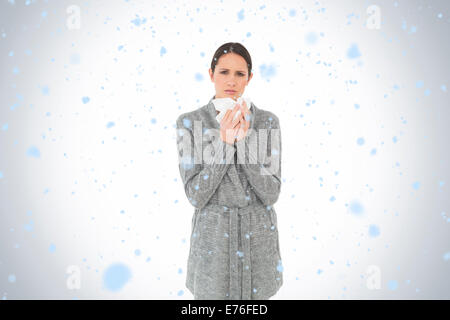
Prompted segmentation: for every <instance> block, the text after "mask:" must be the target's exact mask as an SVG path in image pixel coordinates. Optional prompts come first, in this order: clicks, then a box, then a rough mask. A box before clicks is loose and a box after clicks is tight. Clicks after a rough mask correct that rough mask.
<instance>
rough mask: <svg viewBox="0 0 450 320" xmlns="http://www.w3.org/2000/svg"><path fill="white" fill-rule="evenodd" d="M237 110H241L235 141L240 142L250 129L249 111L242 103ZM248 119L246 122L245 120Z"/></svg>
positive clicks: (245, 104) (244, 103)
mask: <svg viewBox="0 0 450 320" xmlns="http://www.w3.org/2000/svg"><path fill="white" fill-rule="evenodd" d="M239 108H240V110H241V114H240V116H239V118H240V121H239V124H240V125H239V128H238V133H237V137H236V141H240V140H242V139H244V138H245V136H246V135H247V131H248V128H249V127H250V118H249V117H250V110H249V109H248V107H247V103H246V102H245V101H244V102H243V104H242V106H241V105H239ZM247 119H248V120H247Z"/></svg>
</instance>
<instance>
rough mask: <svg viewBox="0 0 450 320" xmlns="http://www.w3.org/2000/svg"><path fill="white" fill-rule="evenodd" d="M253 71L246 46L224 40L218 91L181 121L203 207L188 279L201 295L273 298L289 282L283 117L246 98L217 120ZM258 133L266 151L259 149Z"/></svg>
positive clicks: (182, 160)
mask: <svg viewBox="0 0 450 320" xmlns="http://www.w3.org/2000/svg"><path fill="white" fill-rule="evenodd" d="M251 70H252V62H251V58H250V55H249V53H248V51H247V50H246V49H245V47H244V46H242V45H241V44H239V43H225V44H224V45H222V46H221V47H219V48H218V49H217V51H216V52H215V54H214V57H213V59H212V62H211V68H210V69H209V74H210V77H211V81H212V82H213V83H214V84H215V91H216V94H215V95H214V96H213V97H212V98H211V99H210V101H209V103H208V104H207V105H205V106H203V107H201V108H199V109H197V110H194V111H191V112H186V113H183V114H181V115H180V116H179V117H178V118H177V121H176V123H177V144H178V151H179V170H180V174H181V178H182V181H183V185H184V190H185V193H186V195H187V197H188V200H189V202H190V203H191V204H192V205H193V206H194V207H195V212H194V215H193V217H192V230H191V239H190V251H189V259H188V263H187V278H186V287H187V288H188V289H189V290H190V291H191V292H192V294H193V295H194V299H224V300H228V299H230V300H254V299H269V297H271V296H273V295H274V294H275V293H276V292H277V291H278V290H279V288H280V287H281V285H282V283H283V277H282V271H283V267H282V265H281V256H280V246H279V240H278V228H277V218H276V212H275V209H274V208H273V206H272V205H273V204H274V203H275V202H276V201H277V199H278V196H279V194H280V187H281V135H280V125H279V120H278V117H277V116H276V115H275V114H273V113H272V112H270V111H266V110H263V109H260V108H257V107H256V106H255V105H254V104H253V103H251V105H250V106H247V105H246V103H245V102H244V103H242V105H240V104H236V106H234V107H233V108H232V109H229V110H227V111H226V113H225V116H224V117H223V119H222V120H221V122H220V123H219V122H218V121H217V119H216V116H217V114H218V113H219V111H218V110H216V107H215V102H217V101H219V100H220V101H224V99H225V98H231V99H232V100H229V101H230V102H231V104H234V103H235V102H236V100H237V99H238V98H239V97H241V96H242V94H243V93H244V90H245V86H247V84H248V83H249V81H250V79H251V78H252V76H253V74H252V73H251ZM229 90H232V91H229ZM225 100H226V99H225ZM238 111H240V112H238ZM238 113H239V115H237V114H238ZM236 115H237V116H236ZM256 138H257V139H256ZM256 140H258V148H259V150H264V151H266V152H259V153H258V152H257V151H256V149H255V148H254V147H255V146H256V145H255V144H256ZM247 148H248V149H249V151H248V152H247ZM224 149H225V150H224ZM224 154H225V159H224V158H223V155H224ZM243 155H245V157H244V156H243ZM258 155H259V157H258ZM247 157H248V158H249V160H248V161H245V160H246V158H247ZM261 157H263V159H260V158H261ZM233 158H234V159H233Z"/></svg>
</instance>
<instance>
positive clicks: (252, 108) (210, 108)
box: [206, 95, 258, 130]
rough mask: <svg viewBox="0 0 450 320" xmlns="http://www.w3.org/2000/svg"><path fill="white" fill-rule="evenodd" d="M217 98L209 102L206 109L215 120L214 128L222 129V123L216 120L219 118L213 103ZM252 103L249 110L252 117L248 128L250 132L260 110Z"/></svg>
mask: <svg viewBox="0 0 450 320" xmlns="http://www.w3.org/2000/svg"><path fill="white" fill-rule="evenodd" d="M215 98H216V95H214V96H213V97H212V98H211V99H210V100H209V102H208V104H207V106H206V107H207V109H208V112H209V114H210V115H211V117H212V118H213V123H214V126H215V127H216V128H217V129H220V123H219V122H218V121H217V120H216V116H217V112H216V107H215V106H214V103H213V102H212V101H213V100H214V99H215ZM250 103H251V106H250V108H249V110H250V116H249V117H250V126H249V128H248V129H249V130H250V128H253V125H254V119H255V116H256V113H257V112H258V109H257V108H256V106H255V104H254V103H253V102H250Z"/></svg>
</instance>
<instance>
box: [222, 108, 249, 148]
mask: <svg viewBox="0 0 450 320" xmlns="http://www.w3.org/2000/svg"><path fill="white" fill-rule="evenodd" d="M239 108H240V106H239V105H238V104H237V105H236V106H235V107H234V108H233V110H230V109H228V110H227V112H226V113H225V116H224V117H223V119H222V121H221V122H220V138H221V139H222V141H224V142H226V143H228V144H234V142H235V140H236V136H237V134H238V131H239V125H240V124H241V119H242V118H243V116H242V112H241V114H240V115H239V116H238V117H237V118H236V119H234V115H235V114H236V112H237V111H238V110H239ZM233 119H234V120H233Z"/></svg>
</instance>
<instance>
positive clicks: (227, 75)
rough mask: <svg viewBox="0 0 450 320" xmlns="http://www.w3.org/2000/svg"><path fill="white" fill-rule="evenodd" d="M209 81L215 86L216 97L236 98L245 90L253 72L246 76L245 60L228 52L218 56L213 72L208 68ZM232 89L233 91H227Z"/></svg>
mask: <svg viewBox="0 0 450 320" xmlns="http://www.w3.org/2000/svg"><path fill="white" fill-rule="evenodd" d="M209 76H210V77H211V82H214V85H215V87H216V96H215V97H216V98H232V99H233V100H237V98H239V97H240V96H242V94H243V93H244V91H245V86H246V85H247V84H248V83H249V82H250V79H251V78H252V77H253V73H251V74H250V77H248V67H247V62H246V61H245V59H244V58H243V57H241V56H240V55H238V54H236V53H233V52H230V53H226V54H224V55H222V56H220V58H219V61H218V63H217V64H216V68H215V69H214V73H213V72H212V69H211V68H209ZM227 90H233V92H227Z"/></svg>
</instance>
